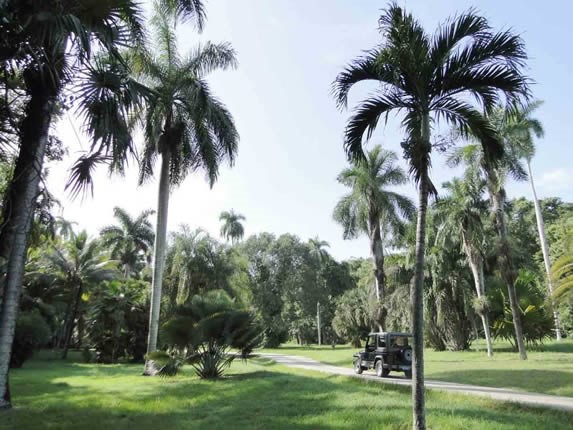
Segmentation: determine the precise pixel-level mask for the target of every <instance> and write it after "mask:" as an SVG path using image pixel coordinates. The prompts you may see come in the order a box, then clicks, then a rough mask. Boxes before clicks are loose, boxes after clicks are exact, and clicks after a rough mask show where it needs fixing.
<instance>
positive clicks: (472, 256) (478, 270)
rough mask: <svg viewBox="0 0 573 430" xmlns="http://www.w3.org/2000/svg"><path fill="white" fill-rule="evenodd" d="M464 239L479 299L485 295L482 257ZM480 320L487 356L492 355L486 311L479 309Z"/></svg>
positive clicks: (465, 250)
mask: <svg viewBox="0 0 573 430" xmlns="http://www.w3.org/2000/svg"><path fill="white" fill-rule="evenodd" d="M463 241H464V252H465V254H466V256H467V258H468V262H469V264H470V269H471V271H472V276H473V279H474V286H475V288H476V294H477V297H478V298H479V299H481V298H482V297H485V276H484V273H483V258H482V256H481V255H480V253H479V251H478V252H476V251H473V250H472V249H471V248H470V245H469V243H468V242H467V240H466V238H465V237H464V238H463ZM478 314H479V316H480V318H481V322H482V325H483V332H484V335H485V342H486V345H487V356H488V357H493V348H492V346H491V335H490V330H489V318H488V316H487V311H485V310H483V309H481V310H480V311H479V312H478Z"/></svg>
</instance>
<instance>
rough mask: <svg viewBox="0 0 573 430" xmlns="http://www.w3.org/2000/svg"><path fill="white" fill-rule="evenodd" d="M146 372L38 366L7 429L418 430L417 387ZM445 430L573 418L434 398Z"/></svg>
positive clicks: (4, 419) (263, 367)
mask: <svg viewBox="0 0 573 430" xmlns="http://www.w3.org/2000/svg"><path fill="white" fill-rule="evenodd" d="M140 375H141V366H140V365H115V366H103V365H94V364H79V363H70V362H61V361H40V360H35V361H32V362H30V363H26V365H25V367H24V368H23V369H20V370H17V371H14V372H13V373H12V383H13V398H14V403H15V405H16V407H15V408H14V409H13V410H10V411H7V412H5V413H2V414H1V415H0V428H1V429H9V430H28V429H30V430H32V429H39V428H46V429H62V430H67V429H74V430H77V429H82V430H84V429H85V430H91V429H94V430H95V429H114V430H116V429H117V430H122V429H138V430H146V429H153V430H156V429H157V428H164V429H170V430H171V429H204V428H209V429H229V428H237V429H243V428H246V429H265V430H266V429H275V428H278V429H281V428H284V429H309V428H312V429H330V428H335V429H341V428H349V427H355V426H359V427H360V428H364V429H375V428H385V429H408V428H410V427H411V397H410V389H409V388H408V387H401V386H392V385H386V384H378V383H369V382H367V381H362V380H356V379H354V378H348V377H342V376H330V375H326V374H322V373H317V372H312V371H305V370H295V369H289V368H286V367H283V366H280V365H276V364H274V362H272V361H271V360H266V359H262V358H260V359H256V360H253V361H252V362H249V363H248V364H245V363H243V362H241V361H237V362H235V363H234V364H233V366H232V368H231V369H230V370H229V373H228V376H227V377H225V378H223V379H222V380H219V381H201V380H199V379H197V378H196V377H195V376H194V375H193V374H192V372H191V371H190V370H187V371H186V372H185V374H183V375H180V376H177V377H175V378H172V379H167V380H162V379H160V378H150V377H143V376H140ZM427 408H428V409H427V413H428V426H429V428H435V429H446V430H447V429H485V430H488V429H502V430H505V429H520V430H524V429H525V430H527V429H531V430H539V429H540V428H548V429H549V428H550V429H567V428H570V424H571V422H573V414H572V413H568V412H563V411H554V410H547V409H540V408H529V407H522V406H518V405H515V404H508V403H503V402H496V401H492V400H489V399H482V398H477V397H468V396H461V395H453V394H449V393H442V392H433V391H430V392H428V401H427Z"/></svg>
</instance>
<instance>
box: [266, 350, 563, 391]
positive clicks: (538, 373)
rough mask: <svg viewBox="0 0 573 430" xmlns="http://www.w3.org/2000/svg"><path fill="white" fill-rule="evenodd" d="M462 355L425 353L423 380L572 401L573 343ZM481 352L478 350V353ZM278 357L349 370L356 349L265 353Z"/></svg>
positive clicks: (457, 353)
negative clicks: (524, 354) (523, 352)
mask: <svg viewBox="0 0 573 430" xmlns="http://www.w3.org/2000/svg"><path fill="white" fill-rule="evenodd" d="M474 348H476V349H478V350H471V351H464V352H450V351H443V352H436V351H432V350H426V351H425V365H426V368H425V370H426V378H428V379H436V380H442V381H449V382H460V383H466V384H476V385H485V386H490V387H503V388H517V389H522V390H526V391H533V392H538V393H546V394H555V395H559V396H570V397H573V340H571V339H567V340H563V341H561V342H559V343H557V342H547V343H546V344H545V345H543V346H541V347H538V348H536V349H535V350H530V351H528V357H529V358H528V360H526V361H522V360H519V357H518V355H517V353H515V352H513V351H511V348H510V347H509V344H505V343H496V344H494V348H495V350H494V356H493V357H492V358H488V357H487V355H486V354H485V352H484V351H483V349H484V345H482V344H481V343H480V342H477V343H476V344H475V345H474ZM479 349H481V350H479ZM265 351H267V352H275V353H280V354H292V355H302V356H306V357H310V358H313V359H315V360H318V361H322V362H324V363H328V364H332V365H335V366H343V367H348V366H352V354H353V353H354V352H356V351H358V348H352V347H346V346H345V347H340V346H337V347H336V349H334V350H333V349H332V348H331V347H330V346H322V347H318V346H309V347H300V346H295V345H286V346H283V347H281V348H278V349H269V350H265Z"/></svg>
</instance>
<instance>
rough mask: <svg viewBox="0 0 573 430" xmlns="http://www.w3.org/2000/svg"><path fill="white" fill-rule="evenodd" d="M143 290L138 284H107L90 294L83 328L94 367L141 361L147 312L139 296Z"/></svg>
mask: <svg viewBox="0 0 573 430" xmlns="http://www.w3.org/2000/svg"><path fill="white" fill-rule="evenodd" d="M146 286H147V284H145V283H143V282H140V281H126V282H117V281H116V282H109V283H106V284H104V285H103V286H102V289H101V290H100V291H98V292H97V293H96V294H94V296H93V299H92V300H91V305H90V310H89V313H88V319H87V323H88V324H87V328H88V337H89V340H90V343H91V346H92V347H93V348H94V350H95V361H97V362H98V363H116V362H117V361H118V360H120V359H126V360H133V361H142V360H143V357H144V354H145V348H146V340H147V322H148V320H147V319H148V312H147V308H146V306H144V305H143V304H142V300H141V298H140V296H141V295H142V291H145V288H146Z"/></svg>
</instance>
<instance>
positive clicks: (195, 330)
mask: <svg viewBox="0 0 573 430" xmlns="http://www.w3.org/2000/svg"><path fill="white" fill-rule="evenodd" d="M260 333H261V329H260V326H259V325H258V324H257V323H256V321H255V318H254V316H253V315H252V314H251V313H250V312H247V311H245V310H242V309H239V308H238V307H237V305H236V304H235V303H234V302H233V300H231V299H230V298H229V296H228V295H227V294H226V293H225V292H223V291H211V292H209V293H207V294H205V295H204V296H194V297H193V298H192V299H191V301H190V303H189V304H188V305H183V306H180V307H178V308H177V309H176V311H175V316H174V317H172V318H171V319H170V320H168V321H167V322H166V323H165V324H163V326H162V339H164V340H165V341H166V343H167V345H168V350H167V351H165V352H162V351H157V352H153V353H151V354H149V355H148V356H147V357H148V358H149V359H151V360H153V361H154V362H155V363H156V364H157V365H158V367H159V374H160V375H164V376H171V375H173V374H176V373H177V371H178V370H179V369H180V367H181V366H182V365H183V363H189V364H191V366H193V368H194V369H195V372H196V373H197V375H198V376H199V377H201V378H206V379H208V378H218V377H220V376H221V375H222V374H223V372H224V370H225V369H226V368H227V367H228V366H229V365H230V364H231V362H232V361H233V360H234V358H235V357H237V356H236V355H234V354H230V353H229V351H230V349H231V348H233V349H236V350H238V351H239V352H240V353H239V356H240V357H242V358H247V357H248V356H249V354H250V353H251V352H252V351H253V349H254V348H255V347H257V346H258V345H259V344H260V340H261V335H260Z"/></svg>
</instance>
